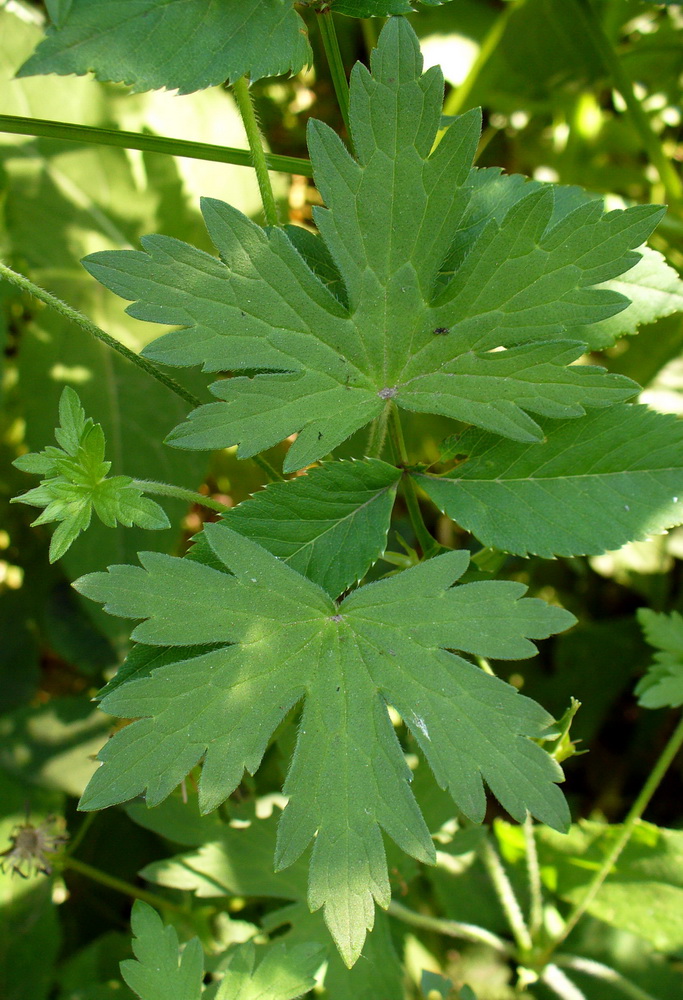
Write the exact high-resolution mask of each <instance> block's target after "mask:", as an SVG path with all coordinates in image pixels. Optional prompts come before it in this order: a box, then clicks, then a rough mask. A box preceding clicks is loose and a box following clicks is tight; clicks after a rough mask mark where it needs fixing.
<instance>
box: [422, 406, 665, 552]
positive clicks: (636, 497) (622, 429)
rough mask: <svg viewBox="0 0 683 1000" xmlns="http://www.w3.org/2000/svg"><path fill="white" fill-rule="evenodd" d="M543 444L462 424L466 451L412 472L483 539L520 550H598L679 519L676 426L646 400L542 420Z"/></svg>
mask: <svg viewBox="0 0 683 1000" xmlns="http://www.w3.org/2000/svg"><path fill="white" fill-rule="evenodd" d="M545 426H546V439H545V442H544V443H542V444H530V445H522V444H517V443H516V442H512V441H505V440H500V439H499V438H495V437H493V436H492V435H489V434H482V433H477V432H474V431H473V432H468V433H467V434H465V435H463V437H462V438H461V439H460V442H459V445H460V447H459V448H458V449H456V450H459V451H460V452H461V453H463V454H466V455H468V456H469V457H468V458H467V460H466V461H465V462H463V463H462V464H460V465H457V466H456V467H455V469H454V470H453V472H451V473H448V474H446V475H445V476H426V475H416V476H415V479H416V482H418V483H419V485H420V486H421V487H422V488H423V489H424V490H425V492H426V493H427V494H428V495H429V496H430V497H431V499H432V500H433V501H434V503H435V504H436V505H437V506H438V507H439V508H440V509H441V510H443V511H445V513H446V514H448V516H449V517H452V518H453V519H454V520H455V521H457V522H458V523H459V524H460V525H462V527H464V528H466V529H467V530H468V531H471V532H472V533H473V534H474V535H476V537H477V538H478V539H479V540H480V541H481V542H482V543H483V544H484V545H490V546H495V547H496V548H499V549H503V550H504V551H506V552H515V553H518V554H519V555H527V554H530V553H532V554H534V555H540V556H545V557H551V556H554V555H562V556H575V555H585V554H589V555H596V554H598V553H601V552H605V551H607V550H609V549H617V548H619V547H620V546H621V545H623V544H624V543H626V542H629V541H636V540H639V539H643V538H647V537H649V536H650V535H653V534H661V533H662V532H663V531H664V530H665V529H666V528H671V527H673V526H674V525H677V524H681V523H683V457H682V455H683V452H682V450H681V446H682V445H683V425H681V423H680V421H679V420H677V419H676V418H675V417H673V416H669V415H664V414H659V413H654V412H653V411H651V410H648V409H647V407H645V406H633V405H628V404H623V405H618V406H613V407H610V408H609V409H608V410H603V411H599V412H597V413H594V414H591V415H590V416H587V417H584V418H583V419H582V420H576V421H568V422H566V423H559V424H552V423H549V422H548V423H547V424H546V425H545Z"/></svg>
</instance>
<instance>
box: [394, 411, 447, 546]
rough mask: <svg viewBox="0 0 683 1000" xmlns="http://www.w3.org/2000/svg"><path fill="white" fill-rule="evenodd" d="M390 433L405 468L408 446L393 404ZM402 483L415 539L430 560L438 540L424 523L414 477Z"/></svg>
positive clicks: (399, 459) (405, 476)
mask: <svg viewBox="0 0 683 1000" xmlns="http://www.w3.org/2000/svg"><path fill="white" fill-rule="evenodd" d="M389 432H390V435H391V442H392V445H393V448H394V452H395V454H396V460H397V462H398V464H400V465H401V466H402V467H403V468H405V467H406V466H407V465H408V452H407V451H406V444H405V440H404V437H403V428H402V427H401V417H400V416H399V412H398V409H397V407H396V406H395V405H394V404H393V403H392V404H391V411H390V414H389ZM402 482H403V496H404V499H405V502H406V507H407V508H408V516H409V517H410V522H411V524H412V526H413V531H414V532H415V537H416V538H417V540H418V542H419V545H420V548H421V549H422V554H423V555H424V556H425V558H427V559H428V558H429V557H430V556H431V555H433V554H434V552H435V549H436V547H437V542H436V539H434V538H433V537H432V536H431V534H430V533H429V531H428V529H427V525H426V524H425V523H424V519H423V517H422V511H421V510H420V504H419V501H418V499H417V490H416V489H415V484H414V482H413V479H412V477H411V476H410V475H407V474H406V475H404V476H403V479H402Z"/></svg>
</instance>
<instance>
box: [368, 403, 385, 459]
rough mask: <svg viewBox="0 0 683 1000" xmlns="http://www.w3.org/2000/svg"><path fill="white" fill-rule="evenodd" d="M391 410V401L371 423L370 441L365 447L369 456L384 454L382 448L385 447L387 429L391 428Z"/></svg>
mask: <svg viewBox="0 0 683 1000" xmlns="http://www.w3.org/2000/svg"><path fill="white" fill-rule="evenodd" d="M390 412H391V403H390V402H388V403H387V404H386V406H385V407H384V409H383V410H382V412H381V413H380V415H379V416H378V417H375V419H374V420H373V421H372V423H371V424H370V433H369V435H368V443H367V447H366V449H365V454H366V456H367V458H379V456H380V455H381V454H382V448H383V447H384V442H385V440H386V436H387V430H388V429H389V414H390Z"/></svg>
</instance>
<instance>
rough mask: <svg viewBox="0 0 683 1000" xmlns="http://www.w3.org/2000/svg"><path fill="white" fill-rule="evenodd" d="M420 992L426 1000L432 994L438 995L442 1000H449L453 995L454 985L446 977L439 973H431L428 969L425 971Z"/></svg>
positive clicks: (423, 971)
mask: <svg viewBox="0 0 683 1000" xmlns="http://www.w3.org/2000/svg"><path fill="white" fill-rule="evenodd" d="M420 990H421V992H422V995H423V997H425V998H426V1000H428V998H429V994H430V993H438V994H439V996H440V997H441V998H442V1000H448V998H449V997H450V996H452V995H453V983H452V981H451V980H450V979H448V978H447V977H446V976H440V975H439V974H438V972H429V971H428V970H427V969H423V970H422V977H421V979H420Z"/></svg>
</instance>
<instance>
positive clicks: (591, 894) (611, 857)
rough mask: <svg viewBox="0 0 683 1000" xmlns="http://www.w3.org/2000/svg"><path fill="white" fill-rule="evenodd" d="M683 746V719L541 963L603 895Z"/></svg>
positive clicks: (542, 957) (543, 955)
mask: <svg viewBox="0 0 683 1000" xmlns="http://www.w3.org/2000/svg"><path fill="white" fill-rule="evenodd" d="M681 746H683V719H681V720H680V722H679V723H678V725H677V726H676V729H675V730H674V732H673V734H672V735H671V737H670V739H669V740H668V742H667V744H666V746H665V747H664V749H663V750H662V752H661V754H660V756H659V760H658V761H657V763H656V764H655V766H654V767H653V768H652V770H651V771H650V774H649V777H648V779H647V781H646V782H645V784H644V785H643V787H642V789H641V791H640V794H639V795H638V797H637V798H636V800H635V802H634V803H633V805H632V806H631V809H630V810H629V813H628V816H627V817H626V819H625V820H624V825H623V828H622V831H621V834H620V835H619V837H618V838H617V840H616V841H615V842H614V846H613V847H612V850H611V851H610V852H609V854H608V855H607V857H606V858H605V860H604V861H603V863H602V865H601V866H600V868H599V869H598V871H597V872H596V873H595V875H594V876H593V878H592V880H591V882H590V885H589V886H588V889H587V890H586V893H585V895H584V896H583V898H582V899H581V900H579V902H578V903H577V904H576V905H575V906H574V908H573V909H572V911H571V912H570V914H569V916H568V917H567V922H566V923H565V925H564V928H563V930H562V933H561V934H559V935H558V936H557V937H556V938H555V939H554V940H553V942H552V944H551V945H550V946H549V947H548V948H547V949H546V951H545V952H544V953H543V954H542V956H541V958H540V961H542V962H543V961H547V960H548V959H549V958H550V956H551V955H552V954H553V952H554V951H555V950H556V949H557V948H558V947H559V945H561V944H562V942H563V941H565V940H566V939H567V938H568V937H569V935H570V934H571V932H572V931H573V930H574V928H575V927H576V925H577V924H578V922H579V920H580V919H581V917H582V916H583V915H584V913H585V912H586V911H587V910H588V909H589V908H590V905H591V903H592V902H593V900H594V899H595V897H596V896H597V894H598V893H599V892H600V889H601V888H602V885H603V882H604V881H605V879H606V878H607V876H608V875H609V874H610V872H611V871H612V868H613V867H614V865H615V863H616V862H617V860H618V858H619V855H620V854H621V852H622V851H623V850H624V848H625V847H626V845H627V844H628V842H629V840H630V839H631V835H632V833H633V831H634V829H635V827H636V825H637V823H638V821H639V820H640V817H641V816H642V815H643V813H644V812H645V810H646V809H647V806H648V804H649V802H650V799H651V798H652V796H653V795H654V793H655V792H656V791H657V788H658V787H659V785H660V782H661V780H662V778H663V777H664V775H665V774H666V772H667V771H668V769H669V767H670V765H671V762H672V761H673V759H674V757H675V756H676V754H677V753H678V751H679V750H680V748H681Z"/></svg>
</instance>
